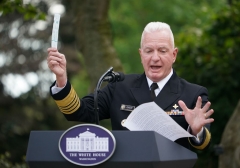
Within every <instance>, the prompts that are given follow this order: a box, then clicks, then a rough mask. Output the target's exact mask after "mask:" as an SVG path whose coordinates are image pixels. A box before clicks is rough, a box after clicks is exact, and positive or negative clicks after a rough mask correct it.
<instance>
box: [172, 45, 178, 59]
mask: <svg viewBox="0 0 240 168" xmlns="http://www.w3.org/2000/svg"><path fill="white" fill-rule="evenodd" d="M177 54H178V48H174V50H173V63H174V62H175V61H176V59H177Z"/></svg>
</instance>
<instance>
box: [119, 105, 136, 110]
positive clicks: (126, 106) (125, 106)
mask: <svg viewBox="0 0 240 168" xmlns="http://www.w3.org/2000/svg"><path fill="white" fill-rule="evenodd" d="M134 109H135V106H131V105H125V104H122V105H121V107H120V110H124V111H133V110H134Z"/></svg>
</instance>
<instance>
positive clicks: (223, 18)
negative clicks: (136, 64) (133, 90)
mask: <svg viewBox="0 0 240 168" xmlns="http://www.w3.org/2000/svg"><path fill="white" fill-rule="evenodd" d="M239 13H240V2H237V1H234V2H233V3H232V5H231V6H225V7H224V8H223V9H221V10H220V11H219V12H218V13H217V14H215V15H214V16H213V18H212V20H211V24H210V25H209V26H208V27H205V28H204V29H202V30H201V29H198V28H189V29H186V31H187V32H188V33H187V34H188V36H186V33H180V34H179V35H178V37H177V39H178V42H177V43H180V44H181V43H182V44H183V43H185V44H184V45H182V46H181V45H180V46H179V48H180V52H179V56H178V61H177V63H176V65H175V68H176V69H177V71H178V73H179V74H181V76H184V77H186V78H187V79H188V80H189V81H192V82H195V83H198V84H200V85H203V86H205V87H207V88H208V90H209V96H210V101H211V102H212V108H213V109H214V111H215V113H214V115H213V118H214V119H215V122H214V123H213V124H212V126H211V132H212V137H213V139H212V146H211V150H212V152H213V150H214V145H216V144H219V143H220V140H221V134H222V130H224V127H225V125H226V123H227V121H228V119H229V118H230V116H231V114H232V112H233V110H234V108H235V106H236V104H237V102H238V100H239V99H240V96H239V90H240V76H239V75H238V72H239V71H240V66H239V62H240V57H239V54H238V53H239V52H240V49H239V45H240V28H239V25H240V19H239ZM209 155H212V154H209ZM210 158H214V156H211V157H210ZM210 160H211V161H210ZM213 160H214V159H209V160H208V165H210V164H214V165H216V160H215V163H214V161H213ZM205 166H206V165H205Z"/></svg>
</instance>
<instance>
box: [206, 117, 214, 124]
mask: <svg viewBox="0 0 240 168" xmlns="http://www.w3.org/2000/svg"><path fill="white" fill-rule="evenodd" d="M213 121H214V119H213V118H208V119H206V120H205V122H204V125H206V124H210V123H212V122H213Z"/></svg>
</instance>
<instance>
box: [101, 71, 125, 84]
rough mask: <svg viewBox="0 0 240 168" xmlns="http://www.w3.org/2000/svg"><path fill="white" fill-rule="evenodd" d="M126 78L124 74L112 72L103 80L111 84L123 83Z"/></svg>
mask: <svg viewBox="0 0 240 168" xmlns="http://www.w3.org/2000/svg"><path fill="white" fill-rule="evenodd" d="M124 78H125V76H124V74H123V73H121V72H114V71H111V72H110V73H109V74H108V76H105V77H104V78H103V81H108V82H110V83H113V82H119V81H123V80H124Z"/></svg>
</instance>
